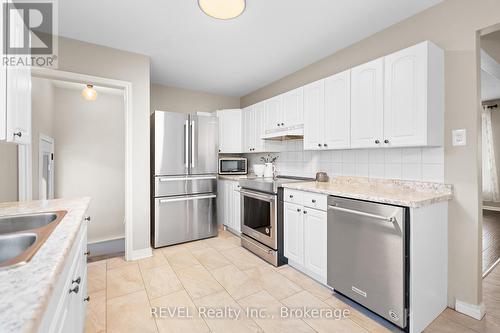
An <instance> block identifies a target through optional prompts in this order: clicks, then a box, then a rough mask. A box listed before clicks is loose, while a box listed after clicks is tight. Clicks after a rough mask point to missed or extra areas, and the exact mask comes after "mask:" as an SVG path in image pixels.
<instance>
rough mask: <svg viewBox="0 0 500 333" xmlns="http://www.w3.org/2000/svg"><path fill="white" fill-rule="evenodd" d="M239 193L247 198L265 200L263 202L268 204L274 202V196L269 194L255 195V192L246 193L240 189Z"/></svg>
mask: <svg viewBox="0 0 500 333" xmlns="http://www.w3.org/2000/svg"><path fill="white" fill-rule="evenodd" d="M240 193H241V194H242V195H244V196H247V197H251V198H255V199H260V200H265V201H269V202H271V201H275V200H276V196H274V195H270V194H264V193H257V192H253V191H247V190H244V189H241V190H240Z"/></svg>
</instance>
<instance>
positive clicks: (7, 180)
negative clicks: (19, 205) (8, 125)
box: [0, 142, 18, 202]
mask: <svg viewBox="0 0 500 333" xmlns="http://www.w3.org/2000/svg"><path fill="white" fill-rule="evenodd" d="M17 185H18V184H17V145H14V144H11V143H5V142H0V202H9V201H17V193H18V192H17Z"/></svg>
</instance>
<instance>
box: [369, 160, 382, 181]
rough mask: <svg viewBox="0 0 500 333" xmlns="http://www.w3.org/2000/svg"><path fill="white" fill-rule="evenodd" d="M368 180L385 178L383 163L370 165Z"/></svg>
mask: <svg viewBox="0 0 500 333" xmlns="http://www.w3.org/2000/svg"><path fill="white" fill-rule="evenodd" d="M369 177H370V178H385V165H384V164H383V163H370V172H369Z"/></svg>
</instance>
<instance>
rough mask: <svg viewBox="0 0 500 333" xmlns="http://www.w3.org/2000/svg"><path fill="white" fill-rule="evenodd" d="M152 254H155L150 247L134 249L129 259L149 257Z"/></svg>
mask: <svg viewBox="0 0 500 333" xmlns="http://www.w3.org/2000/svg"><path fill="white" fill-rule="evenodd" d="M151 256H153V249H152V248H150V247H148V248H145V249H141V250H134V251H132V253H131V254H130V256H129V257H127V260H139V259H144V258H149V257H151Z"/></svg>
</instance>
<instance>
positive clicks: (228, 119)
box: [217, 109, 243, 154]
mask: <svg viewBox="0 0 500 333" xmlns="http://www.w3.org/2000/svg"><path fill="white" fill-rule="evenodd" d="M217 116H218V118H219V152H220V153H225V154H227V153H241V152H242V149H243V148H242V144H241V143H242V139H243V135H242V131H241V123H242V119H241V110H240V109H230V110H220V111H217Z"/></svg>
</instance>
